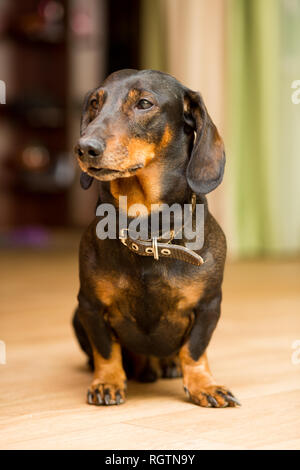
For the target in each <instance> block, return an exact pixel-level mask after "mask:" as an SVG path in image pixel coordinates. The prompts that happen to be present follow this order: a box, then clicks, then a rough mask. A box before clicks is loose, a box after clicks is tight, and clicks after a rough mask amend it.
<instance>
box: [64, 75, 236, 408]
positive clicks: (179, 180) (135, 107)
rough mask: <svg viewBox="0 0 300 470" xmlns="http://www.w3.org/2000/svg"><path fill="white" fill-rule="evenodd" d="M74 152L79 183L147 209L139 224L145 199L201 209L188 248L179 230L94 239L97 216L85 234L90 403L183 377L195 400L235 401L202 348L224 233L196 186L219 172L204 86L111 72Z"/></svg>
mask: <svg viewBox="0 0 300 470" xmlns="http://www.w3.org/2000/svg"><path fill="white" fill-rule="evenodd" d="M75 155H76V158H77V160H78V163H79V165H80V168H81V170H82V174H81V185H82V187H83V188H84V189H87V188H88V187H89V186H90V185H91V184H92V182H93V179H95V180H98V181H99V182H100V183H99V198H100V199H99V200H100V202H101V203H107V204H113V206H114V208H115V210H116V212H117V213H118V212H119V211H121V210H123V209H122V208H121V207H120V204H119V201H120V196H126V197H127V201H128V206H131V205H133V204H139V205H140V206H141V207H144V208H145V210H144V212H143V213H141V214H140V215H141V217H142V218H144V219H145V218H146V220H147V223H150V212H151V207H152V205H153V204H156V205H160V204H168V205H172V204H174V203H177V204H179V205H180V206H183V205H184V204H189V203H190V201H191V200H192V199H193V197H194V198H195V200H196V204H202V205H203V207H204V243H203V245H202V247H201V248H200V249H199V250H196V251H192V250H190V249H188V248H186V246H185V245H186V239H185V238H184V237H183V238H182V239H180V240H178V243H176V244H174V241H175V240H174V239H172V240H171V241H170V240H169V242H167V243H162V242H161V241H160V237H157V238H156V240H155V243H154V239H153V240H150V241H149V240H148V242H147V240H145V241H143V240H136V241H134V240H132V239H130V237H128V238H127V239H126V238H125V237H124V233H123V234H122V236H120V237H119V238H115V239H113V238H106V239H99V237H98V236H97V234H96V227H97V222H98V221H99V217H96V218H95V220H94V221H93V222H92V223H91V224H90V226H89V227H88V228H87V230H86V231H85V233H84V234H83V237H82V239H81V244H80V290H79V294H78V308H77V310H76V312H75V315H74V318H73V326H74V329H75V332H76V335H77V338H78V340H79V343H80V346H81V348H82V349H83V350H84V351H85V353H86V354H87V355H88V358H89V363H90V365H91V367H92V368H93V370H94V378H93V381H92V383H91V385H90V388H89V389H88V392H87V402H88V403H89V404H91V405H119V404H121V403H124V401H125V399H126V384H127V378H135V379H137V380H140V381H144V382H151V381H155V380H156V379H158V378H172V377H180V376H182V377H183V386H184V390H185V393H186V395H187V396H188V398H189V399H190V400H191V401H192V402H193V403H195V404H197V405H201V406H204V407H216V408H219V407H220V408H222V407H226V406H236V405H239V402H238V400H237V399H236V398H235V397H234V396H233V394H232V393H231V392H230V391H229V390H228V389H227V388H226V387H224V386H220V385H218V383H217V382H216V381H215V380H214V378H213V376H212V374H211V372H210V369H209V365H208V360H207V356H206V349H207V347H208V344H209V341H210V339H211V336H212V333H213V331H214V329H215V327H216V325H217V322H218V319H219V317H220V304H221V298H222V293H221V286H222V279H223V269H224V262H225V256H226V240H225V236H224V234H223V232H222V230H221V228H220V227H219V225H218V224H217V222H216V221H215V219H214V218H213V217H212V215H211V214H210V213H209V211H208V208H207V202H206V197H205V195H206V194H207V193H209V192H210V191H212V190H214V189H215V188H216V187H217V186H218V185H219V184H220V183H221V181H222V178H223V172H224V165H225V153H224V147H223V141H222V139H221V137H220V136H219V134H218V131H217V129H216V127H215V125H214V124H213V122H212V120H211V118H210V116H209V114H208V112H207V110H206V107H205V105H204V103H203V100H202V97H201V95H200V94H198V93H197V92H194V91H192V90H190V89H188V88H186V87H185V86H183V85H182V84H181V83H179V82H178V81H177V80H176V79H175V78H173V77H172V76H170V75H168V74H166V73H162V72H159V71H154V70H142V71H137V70H130V69H126V70H121V71H118V72H115V73H113V74H111V75H110V76H109V77H108V78H107V79H106V80H105V81H104V83H103V84H102V86H100V87H99V88H97V89H94V90H92V91H91V92H90V93H88V95H87V96H86V98H85V103H84V109H83V113H82V120H81V137H80V139H79V141H78V143H77V145H76V147H75ZM162 238H163V237H162ZM176 242H177V240H176ZM166 247H167V248H166Z"/></svg>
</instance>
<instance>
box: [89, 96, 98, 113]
mask: <svg viewBox="0 0 300 470" xmlns="http://www.w3.org/2000/svg"><path fill="white" fill-rule="evenodd" d="M90 105H91V107H92V108H93V109H95V110H97V109H98V101H97V100H96V98H93V99H92V100H91V102H90Z"/></svg>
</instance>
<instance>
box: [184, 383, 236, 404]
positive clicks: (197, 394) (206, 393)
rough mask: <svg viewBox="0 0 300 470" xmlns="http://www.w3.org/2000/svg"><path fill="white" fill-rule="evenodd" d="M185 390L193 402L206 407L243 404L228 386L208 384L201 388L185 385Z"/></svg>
mask: <svg viewBox="0 0 300 470" xmlns="http://www.w3.org/2000/svg"><path fill="white" fill-rule="evenodd" d="M184 391H185V393H186V395H187V396H188V398H189V399H190V400H191V401H192V402H193V403H196V405H200V406H204V407H206V408H226V407H227V406H231V407H233V406H241V403H240V402H239V401H238V399H237V398H235V396H234V395H233V394H232V393H231V392H230V391H229V390H228V389H227V388H225V387H223V386H220V385H208V386H205V387H199V388H195V386H194V387H189V388H188V387H186V386H184Z"/></svg>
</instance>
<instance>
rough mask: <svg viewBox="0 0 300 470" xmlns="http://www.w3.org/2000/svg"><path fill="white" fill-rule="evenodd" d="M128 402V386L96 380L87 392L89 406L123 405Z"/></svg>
mask: <svg viewBox="0 0 300 470" xmlns="http://www.w3.org/2000/svg"><path fill="white" fill-rule="evenodd" d="M125 400H126V385H120V384H109V383H102V382H100V381H99V380H94V381H93V382H92V384H91V386H90V388H89V389H88V392H87V402H88V404H89V405H96V406H101V405H104V406H108V405H121V404H122V403H124V402H125Z"/></svg>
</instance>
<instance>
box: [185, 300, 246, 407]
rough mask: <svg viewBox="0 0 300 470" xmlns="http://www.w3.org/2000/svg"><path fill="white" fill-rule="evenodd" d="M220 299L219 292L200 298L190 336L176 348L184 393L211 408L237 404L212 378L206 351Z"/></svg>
mask: <svg viewBox="0 0 300 470" xmlns="http://www.w3.org/2000/svg"><path fill="white" fill-rule="evenodd" d="M220 302H221V294H220V295H219V296H218V297H215V298H213V299H211V300H210V301H204V300H203V301H201V304H199V307H198V308H197V309H196V312H195V313H196V319H195V324H194V326H193V328H192V331H191V334H190V338H189V340H188V341H187V343H186V344H185V345H184V346H183V347H182V348H181V350H180V352H179V357H180V362H181V367H182V372H183V386H184V390H185V392H186V394H187V396H188V397H189V398H190V399H191V400H192V401H193V402H194V403H196V404H197V405H200V406H205V407H213V408H223V407H226V406H236V405H240V403H239V401H238V400H237V399H236V398H235V397H234V395H232V393H231V392H230V391H229V390H228V389H227V388H226V387H224V386H221V385H218V384H217V382H216V381H215V379H214V378H213V376H212V374H211V371H210V368H209V365H208V360H207V356H206V352H205V351H206V348H207V346H208V343H209V341H210V338H211V335H212V333H213V331H214V329H215V326H216V324H217V322H218V319H219V316H220Z"/></svg>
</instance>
